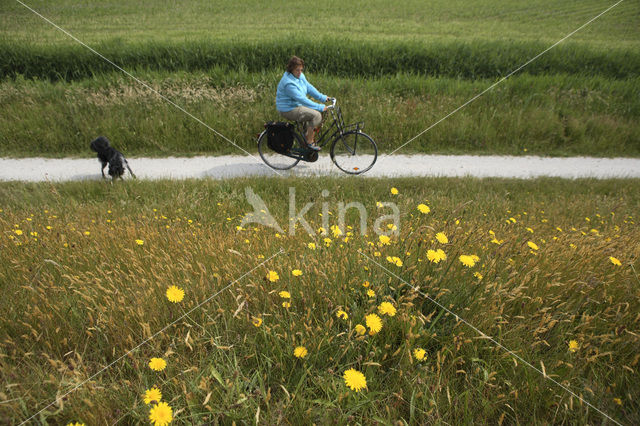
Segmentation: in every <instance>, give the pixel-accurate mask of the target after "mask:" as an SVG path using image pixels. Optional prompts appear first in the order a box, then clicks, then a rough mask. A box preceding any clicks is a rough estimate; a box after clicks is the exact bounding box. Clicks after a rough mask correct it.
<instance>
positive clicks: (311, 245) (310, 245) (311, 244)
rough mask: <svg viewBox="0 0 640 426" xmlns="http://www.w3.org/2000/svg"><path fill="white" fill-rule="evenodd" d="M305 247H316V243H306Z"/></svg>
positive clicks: (312, 248) (313, 248)
mask: <svg viewBox="0 0 640 426" xmlns="http://www.w3.org/2000/svg"><path fill="white" fill-rule="evenodd" d="M307 247H308V248H310V249H311V250H315V249H316V243H309V244H307Z"/></svg>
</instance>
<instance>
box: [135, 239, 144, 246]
mask: <svg viewBox="0 0 640 426" xmlns="http://www.w3.org/2000/svg"><path fill="white" fill-rule="evenodd" d="M136 244H137V245H139V246H141V245H144V241H142V240H136Z"/></svg>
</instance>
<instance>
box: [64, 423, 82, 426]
mask: <svg viewBox="0 0 640 426" xmlns="http://www.w3.org/2000/svg"><path fill="white" fill-rule="evenodd" d="M67 426H84V423H80V422H69V423H67Z"/></svg>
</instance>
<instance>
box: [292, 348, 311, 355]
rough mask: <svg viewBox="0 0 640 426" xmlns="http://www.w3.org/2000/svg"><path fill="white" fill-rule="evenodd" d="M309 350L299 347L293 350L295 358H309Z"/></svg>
mask: <svg viewBox="0 0 640 426" xmlns="http://www.w3.org/2000/svg"><path fill="white" fill-rule="evenodd" d="M307 353H308V352H307V348H305V347H304V346H298V347H296V348H295V349H294V350H293V356H295V357H296V358H304V357H305V356H307Z"/></svg>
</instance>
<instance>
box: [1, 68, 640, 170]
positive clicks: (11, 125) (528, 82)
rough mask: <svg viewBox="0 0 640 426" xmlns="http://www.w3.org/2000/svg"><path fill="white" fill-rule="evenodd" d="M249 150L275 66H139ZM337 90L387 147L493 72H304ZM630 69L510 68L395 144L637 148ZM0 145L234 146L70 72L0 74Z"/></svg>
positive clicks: (162, 108) (39, 151) (150, 101)
mask: <svg viewBox="0 0 640 426" xmlns="http://www.w3.org/2000/svg"><path fill="white" fill-rule="evenodd" d="M136 74H137V75H138V76H139V77H140V78H142V79H143V80H144V81H147V82H148V83H149V84H150V85H151V86H152V87H154V88H155V89H156V90H158V91H159V92H160V93H162V94H164V95H165V96H167V97H168V98H169V99H171V100H173V101H174V102H176V103H178V104H179V105H181V106H183V107H184V108H185V109H186V110H187V111H189V112H190V113H192V114H194V115H195V116H196V117H198V118H200V119H202V120H203V121H204V122H206V123H207V124H208V125H210V126H211V127H213V128H214V129H216V130H217V131H218V132H220V133H222V134H223V135H225V136H226V137H228V138H230V139H231V140H233V141H234V142H235V143H236V144H238V145H239V146H241V147H242V148H244V149H246V150H248V151H249V152H256V143H255V141H256V135H257V134H258V133H259V132H260V131H261V130H262V125H263V123H264V122H266V121H270V120H277V119H278V115H277V112H276V111H275V107H274V88H275V86H276V84H277V82H278V79H279V78H280V75H281V73H280V71H272V72H262V73H249V72H228V71H226V70H222V69H214V70H211V71H209V72H207V73H169V72H154V73H149V72H144V73H136ZM309 78H310V79H311V81H313V83H314V85H316V87H318V88H319V89H320V90H321V91H323V92H324V93H327V94H329V95H333V96H336V97H338V98H339V100H340V103H341V105H342V108H343V111H344V114H345V119H346V120H347V121H349V122H354V121H364V122H365V131H366V132H367V133H369V134H370V135H372V136H373V137H374V139H376V141H377V142H378V144H379V148H380V150H381V152H383V153H388V152H391V151H392V150H393V149H395V148H397V147H399V146H401V145H402V144H404V143H405V142H406V141H408V140H409V139H410V138H412V137H414V136H415V135H417V134H418V133H420V132H421V131H423V130H424V129H426V128H427V127H428V126H430V125H431V124H433V123H435V122H437V121H438V120H440V119H441V118H443V117H444V116H445V115H447V114H448V113H450V112H451V111H453V110H455V109H456V108H457V107H459V106H460V105H462V104H463V103H465V102H466V101H467V100H469V99H471V98H472V97H473V96H475V95H476V94H478V93H479V92H481V91H482V90H484V89H485V88H487V87H489V86H490V85H491V84H493V83H494V81H493V80H475V81H468V80H458V79H445V78H424V77H419V76H412V75H407V74H397V75H394V76H390V77H385V78H353V77H352V78H340V77H335V76H332V75H326V74H314V73H312V72H310V73H309ZM639 85H640V82H639V81H638V80H637V79H627V80H611V79H606V78H602V77H580V76H571V75H554V76H529V75H517V76H513V77H512V78H510V79H508V80H507V81H506V82H504V83H502V84H500V85H499V86H497V87H496V88H494V89H493V90H492V91H489V92H488V93H486V94H485V95H483V96H482V97H481V98H479V99H478V100H477V101H475V102H474V103H472V104H471V105H469V106H468V107H466V108H465V109H464V110H462V111H460V112H459V113H457V114H456V115H454V116H452V117H451V118H449V119H447V120H445V121H444V122H442V123H440V124H439V125H437V126H436V127H434V128H433V129H431V130H430V131H429V132H427V133H426V134H425V135H423V136H422V137H420V138H418V139H417V140H415V141H413V142H411V143H410V144H409V145H407V146H406V147H405V148H403V150H402V151H400V152H401V153H411V152H428V153H446V154H454V153H455V154H459V153H473V154H488V153H494V154H511V155H521V154H539V155H555V156H565V155H592V156H610V157H614V156H639V155H640V139H639V136H638V135H640V128H639V127H638V126H639V125H638V120H637V117H638V116H639V115H640V98H638V96H636V93H637V91H638V87H640V86H639ZM0 102H2V104H3V107H4V113H3V114H2V115H1V116H0V129H2V130H0V155H2V156H34V155H38V156H53V157H55V156H68V155H73V156H89V155H92V152H91V151H90V150H89V149H88V144H89V141H91V140H92V139H93V138H95V137H96V136H98V135H99V134H104V135H107V136H108V137H109V138H110V139H111V140H112V141H113V142H114V144H115V146H116V147H118V148H119V149H121V150H123V151H124V152H125V153H126V154H127V155H130V156H136V155H137V156H140V155H152V156H166V155H196V154H242V152H241V151H240V150H239V149H237V148H235V147H234V146H232V145H231V144H229V143H228V142H226V141H224V140H223V139H222V138H220V137H218V136H216V135H215V134H213V133H212V132H210V131H209V130H208V129H207V128H206V127H205V126H203V125H201V124H199V123H198V122H196V121H195V120H193V119H192V118H190V117H188V116H187V115H186V114H184V113H183V112H181V111H179V110H178V109H176V108H175V107H173V106H172V105H170V104H169V103H167V102H166V101H164V100H162V99H161V98H159V97H158V96H156V95H154V94H152V93H150V92H149V91H147V90H146V89H145V88H144V87H142V86H140V85H139V84H138V83H136V82H134V81H132V80H130V79H129V78H128V77H126V76H122V75H117V74H108V75H101V76H97V77H95V78H92V79H86V80H81V81H77V82H71V83H65V82H58V83H50V82H46V81H32V80H25V79H18V80H16V81H12V82H7V81H5V82H3V83H0Z"/></svg>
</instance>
